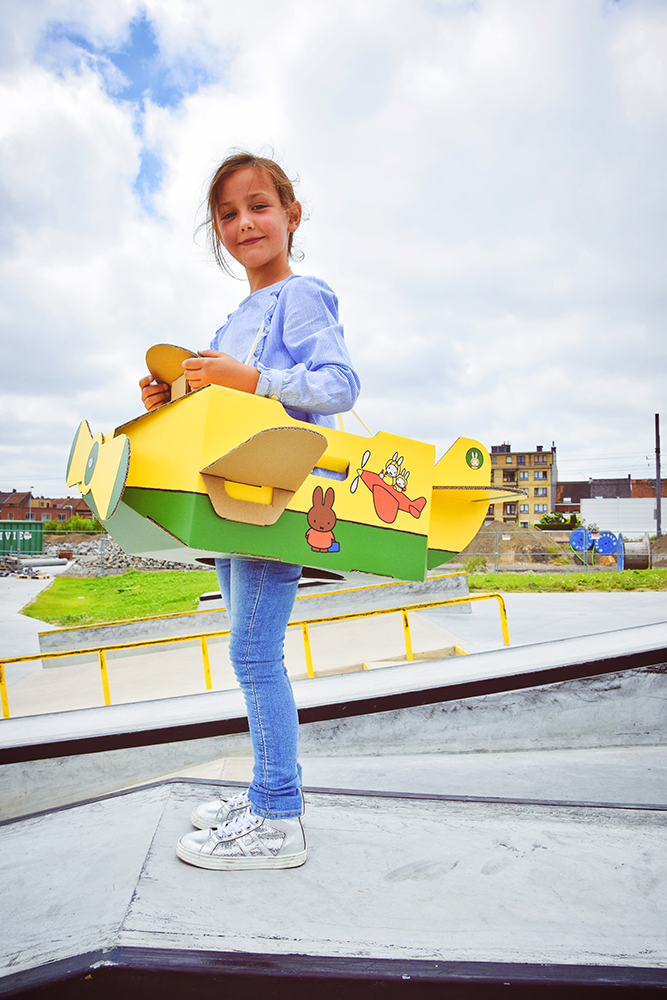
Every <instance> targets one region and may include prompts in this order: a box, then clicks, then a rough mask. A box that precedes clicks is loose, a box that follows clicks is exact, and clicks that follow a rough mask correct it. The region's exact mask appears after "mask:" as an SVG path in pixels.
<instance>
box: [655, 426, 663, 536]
mask: <svg viewBox="0 0 667 1000" xmlns="http://www.w3.org/2000/svg"><path fill="white" fill-rule="evenodd" d="M661 493H662V490H661V483H660V414H659V413H656V415H655V503H656V508H655V520H656V532H655V533H656V535H657V536H658V538H661V537H662V531H661V520H660V515H661V513H662V511H661V507H662V503H661V501H662V496H661Z"/></svg>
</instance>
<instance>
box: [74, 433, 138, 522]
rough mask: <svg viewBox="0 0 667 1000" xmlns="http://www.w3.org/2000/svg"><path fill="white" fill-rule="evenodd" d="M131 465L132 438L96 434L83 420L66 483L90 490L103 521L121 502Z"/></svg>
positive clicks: (85, 494)
mask: <svg viewBox="0 0 667 1000" xmlns="http://www.w3.org/2000/svg"><path fill="white" fill-rule="evenodd" d="M129 468H130V439H129V438H128V437H127V435H126V434H119V435H118V436H117V437H110V436H107V437H104V435H103V434H96V435H95V437H93V435H92V433H91V430H90V427H89V425H88V421H87V420H82V421H81V423H80V424H79V429H78V430H77V432H76V434H75V436H74V441H73V442H72V448H71V450H70V454H69V461H68V463H67V475H66V483H67V485H68V486H78V488H79V492H80V493H81V495H82V496H87V495H88V494H90V498H89V500H88V503H89V504H90V506H91V507H92V508H93V510H94V512H95V513H96V514H97V516H98V517H99V519H100V520H101V521H104V520H105V519H106V518H108V517H111V515H112V514H113V512H114V511H115V510H116V507H117V506H118V504H119V503H120V498H121V497H122V495H123V490H124V489H125V482H126V480H127V473H128V470H129Z"/></svg>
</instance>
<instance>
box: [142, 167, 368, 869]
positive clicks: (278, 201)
mask: <svg viewBox="0 0 667 1000" xmlns="http://www.w3.org/2000/svg"><path fill="white" fill-rule="evenodd" d="M300 221H301V205H300V204H299V202H298V201H297V200H296V198H295V197H294V190H293V188H292V184H291V183H290V181H289V178H288V177H287V175H286V174H285V173H284V171H283V170H282V169H281V167H279V166H278V164H277V163H274V161H273V160H269V159H264V158H263V157H257V156H252V155H251V154H249V153H238V154H235V155H233V156H230V157H228V158H227V159H226V160H225V161H224V162H223V163H222V164H221V165H220V167H219V168H218V170H217V171H216V173H215V175H214V177H213V180H212V181H211V184H210V187H209V192H208V217H207V220H206V222H205V223H204V225H205V226H206V227H207V233H208V238H209V245H210V246H211V248H212V250H213V253H214V255H215V258H216V260H217V262H218V264H219V265H220V266H221V267H222V268H223V269H224V270H226V271H228V273H231V272H229V268H228V264H227V258H226V257H225V254H229V256H231V257H232V258H233V259H234V260H236V261H237V262H238V263H239V264H241V266H242V267H243V268H244V269H245V272H246V275H247V277H248V282H249V285H250V295H248V297H247V298H245V299H244V300H243V301H242V302H241V304H240V306H239V307H238V309H237V310H236V312H233V313H232V314H231V315H230V316H229V317H228V318H227V322H226V323H225V325H224V326H223V327H221V328H220V330H218V332H217V333H216V335H215V337H214V338H213V342H212V344H211V349H210V350H208V351H201V352H200V356H199V357H197V358H190V359H188V360H187V361H184V362H183V366H184V368H185V370H186V376H187V379H188V382H189V383H190V385H191V386H192V388H194V389H199V388H201V387H202V386H206V385H224V386H228V387H230V388H232V389H240V390H242V391H244V392H251V393H255V394H257V395H260V396H269V397H270V398H271V399H277V400H279V401H280V402H281V403H282V404H283V405H284V406H285V409H286V410H287V412H288V413H290V414H291V415H292V416H294V417H295V418H296V419H298V420H306V421H310V422H311V423H314V424H322V425H325V426H329V427H333V426H334V414H336V413H340V412H343V411H345V410H349V409H351V408H352V407H353V406H354V403H355V401H356V398H357V396H358V394H359V379H358V377H357V375H356V373H355V372H354V370H353V368H352V365H351V361H350V357H349V354H348V352H347V348H346V346H345V342H344V340H343V329H342V326H341V325H340V323H339V322H338V302H337V299H336V296H335V295H334V293H333V292H332V290H331V289H330V288H329V286H328V285H326V284H325V283H324V282H323V281H320V280H319V279H317V278H310V277H298V276H296V275H294V274H292V271H291V269H290V265H289V260H290V257H291V256H292V240H293V236H294V233H295V232H296V230H297V228H298V226H299V223H300ZM140 386H141V389H142V399H143V401H144V404H145V406H146V408H147V409H149V410H150V409H153V407H155V406H159V405H161V404H162V403H164V402H167V401H168V399H169V388H168V386H165V385H160V384H156V383H155V382H153V381H152V379H151V377H150V376H146V377H145V378H143V379H142V380H141V382H140ZM216 571H217V575H218V580H219V583H220V589H221V592H222V595H223V597H224V600H225V606H226V608H227V612H228V614H229V619H230V624H231V630H232V631H231V637H230V646H229V652H230V657H231V660H232V664H233V666H234V672H235V674H236V677H237V679H238V682H239V684H240V686H241V689H242V691H243V694H244V697H245V702H246V708H247V711H248V724H249V729H250V736H251V739H252V747H253V753H254V770H253V779H252V782H251V784H250V787H249V789H248V791H247V793H245V792H244V793H242V794H241V795H237V796H234V797H233V798H231V799H227V800H224V799H216V800H215V801H214V802H207V803H203V804H202V805H200V806H197V807H195V809H194V811H193V813H192V817H191V820H192V823H193V825H194V826H196V827H199V829H198V830H197V831H196V832H193V833H188V834H186V835H185V836H183V837H181V839H180V840H179V842H178V845H177V848H176V851H177V854H178V856H179V857H180V858H181V859H182V860H183V861H187V862H188V863H189V864H193V865H197V866H199V867H201V868H214V869H233V868H293V867H296V866H298V865H302V864H303V863H304V862H305V860H306V843H305V837H304V833H303V826H302V824H301V819H300V816H301V814H302V811H303V802H302V796H301V766H300V764H299V763H298V759H297V736H298V717H297V711H296V705H295V703H294V695H293V693H292V687H291V684H290V682H289V679H288V676H287V672H286V670H285V664H284V659H283V643H284V639H285V630H286V628H287V623H288V620H289V617H290V613H291V611H292V606H293V604H294V598H295V596H296V589H297V585H298V582H299V579H300V577H301V566H293V565H291V564H287V563H280V562H275V561H263V560H259V559H250V558H244V557H236V556H232V557H231V558H224V559H223V558H221V559H216Z"/></svg>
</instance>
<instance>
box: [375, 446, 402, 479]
mask: <svg viewBox="0 0 667 1000" xmlns="http://www.w3.org/2000/svg"><path fill="white" fill-rule="evenodd" d="M402 461H403V456H402V455H401V457H400V458H399V457H398V452H397V451H395V452H394V454H393V455H392V457H391V458H390V459H389V460H388V461H387V462H386V463H385V467H384V469H383V470H382V472H381V473H380V479H382V480H383V481H384V482H385V483H386V484H387V486H393V485H394V483H395V482H396V477H397V475H398V473H399V470H400V468H401V463H402Z"/></svg>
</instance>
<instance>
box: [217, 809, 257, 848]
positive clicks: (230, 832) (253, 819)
mask: <svg viewBox="0 0 667 1000" xmlns="http://www.w3.org/2000/svg"><path fill="white" fill-rule="evenodd" d="M260 824H261V817H260V816H253V814H252V812H251V810H250V806H248V808H247V809H246V810H245V811H244V812H242V813H239V814H238V816H232V818H231V819H228V820H227V821H226V822H225V823H222V824H221V825H220V826H219V827H218V828H217V830H216V834H217V836H218V838H219V839H220V840H222V839H223V838H225V839H227V838H229V837H238V836H240V835H241V834H242V833H249V832H250V831H251V830H254V829H256V828H257V827H258V826H259V825H260Z"/></svg>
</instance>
